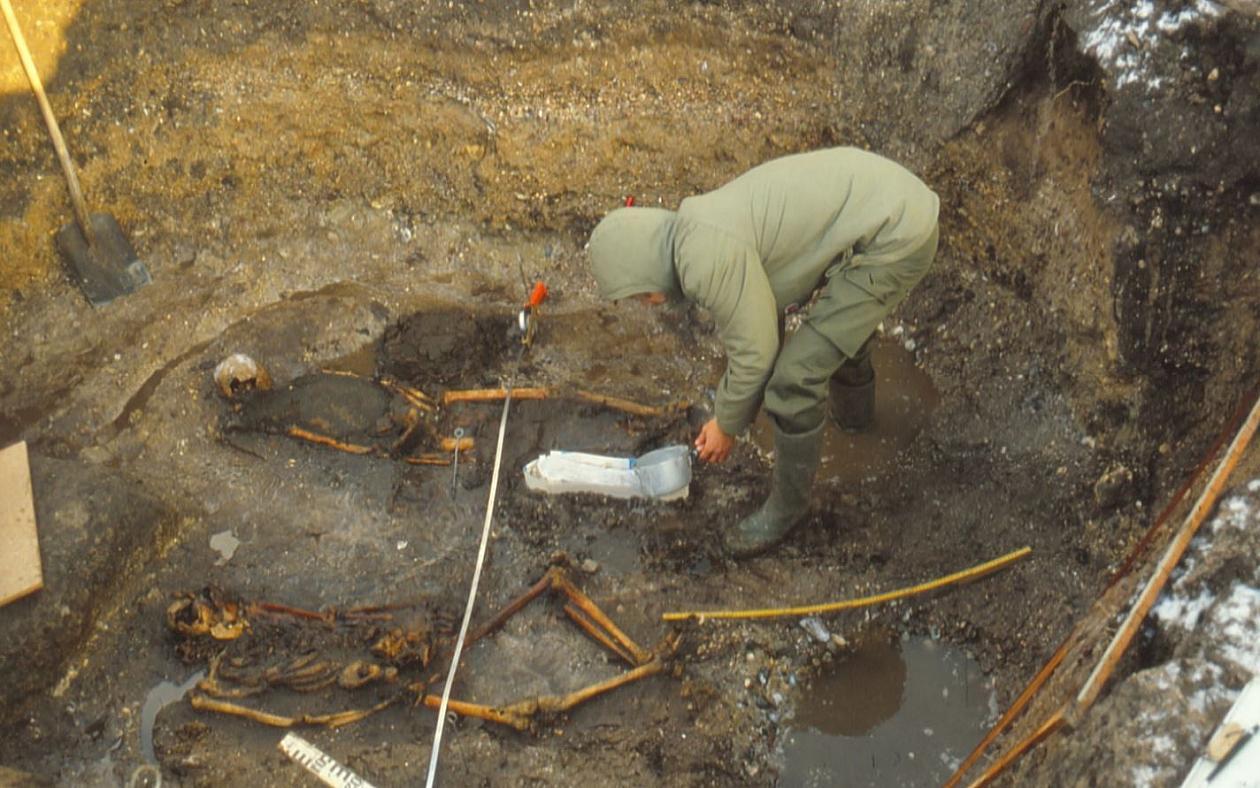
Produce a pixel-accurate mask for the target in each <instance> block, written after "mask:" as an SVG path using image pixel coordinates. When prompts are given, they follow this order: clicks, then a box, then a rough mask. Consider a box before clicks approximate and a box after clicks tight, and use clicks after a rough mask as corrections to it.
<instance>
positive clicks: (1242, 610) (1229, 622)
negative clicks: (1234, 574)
mask: <svg viewBox="0 0 1260 788" xmlns="http://www.w3.org/2000/svg"><path fill="white" fill-rule="evenodd" d="M1210 620H1211V622H1212V623H1213V624H1215V625H1216V626H1218V627H1220V629H1221V633H1222V636H1223V637H1222V640H1223V642H1222V644H1221V652H1222V654H1223V655H1224V657H1225V658H1226V659H1228V660H1229V661H1230V662H1233V663H1234V664H1235V665H1237V666H1238V667H1239V668H1241V669H1242V670H1245V671H1247V672H1248V673H1250V674H1251V675H1252V676H1255V675H1257V674H1260V589H1255V588H1252V587H1251V586H1247V585H1243V584H1242V583H1236V584H1235V585H1234V588H1233V591H1232V593H1231V594H1230V595H1229V597H1228V598H1227V599H1225V600H1224V601H1222V602H1221V603H1220V604H1219V605H1216V606H1214V607H1213V608H1212V611H1211V614H1210Z"/></svg>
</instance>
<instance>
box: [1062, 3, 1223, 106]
mask: <svg viewBox="0 0 1260 788" xmlns="http://www.w3.org/2000/svg"><path fill="white" fill-rule="evenodd" d="M1221 13H1222V8H1221V6H1220V5H1219V4H1217V3H1214V2H1211V0H1195V1H1194V2H1193V3H1191V4H1189V5H1187V6H1185V7H1184V8H1182V9H1180V10H1178V11H1177V12H1176V13H1173V12H1168V11H1166V12H1164V13H1162V14H1159V15H1158V16H1157V15H1156V13H1155V4H1154V3H1153V2H1152V0H1139V2H1137V3H1132V2H1126V0H1104V1H1103V2H1101V3H1099V4H1098V5H1097V6H1096V7H1095V9H1094V14H1093V20H1092V21H1093V24H1092V26H1091V27H1089V28H1087V29H1086V30H1085V31H1083V32H1082V34H1081V48H1082V49H1083V50H1084V51H1085V52H1087V53H1088V54H1091V55H1093V56H1094V57H1095V58H1097V59H1098V62H1099V64H1100V65H1102V66H1103V67H1104V68H1106V69H1107V70H1108V71H1110V72H1111V74H1112V76H1113V77H1114V79H1115V82H1116V87H1117V88H1122V87H1124V86H1125V85H1129V84H1134V83H1140V84H1142V85H1144V86H1145V87H1146V89H1147V90H1148V91H1155V90H1158V89H1159V88H1160V87H1162V86H1163V85H1164V78H1163V77H1160V76H1157V75H1155V74H1153V73H1152V70H1153V69H1152V61H1153V58H1152V56H1151V50H1152V49H1153V48H1154V47H1156V46H1157V45H1159V44H1160V43H1162V41H1163V39H1165V38H1167V37H1168V36H1170V35H1172V34H1173V33H1176V32H1177V31H1179V30H1181V29H1182V28H1183V27H1185V26H1186V25H1189V24H1192V23H1194V22H1197V21H1200V20H1203V19H1210V18H1214V17H1217V16H1220V15H1221Z"/></svg>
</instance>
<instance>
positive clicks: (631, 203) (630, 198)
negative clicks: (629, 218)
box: [626, 194, 634, 208]
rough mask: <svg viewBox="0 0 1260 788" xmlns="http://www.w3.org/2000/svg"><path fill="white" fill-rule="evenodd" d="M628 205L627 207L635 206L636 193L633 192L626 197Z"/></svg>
mask: <svg viewBox="0 0 1260 788" xmlns="http://www.w3.org/2000/svg"><path fill="white" fill-rule="evenodd" d="M626 207H627V208H633V207H634V195H633V194H631V195H629V196H627V197H626Z"/></svg>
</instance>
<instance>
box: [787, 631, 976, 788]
mask: <svg viewBox="0 0 1260 788" xmlns="http://www.w3.org/2000/svg"><path fill="white" fill-rule="evenodd" d="M996 714H997V697H996V695H995V694H994V692H993V684H992V682H991V681H990V680H989V679H988V678H987V677H986V676H985V675H984V673H983V672H981V670H980V668H979V666H978V665H976V663H975V662H974V661H972V660H971V659H970V658H969V657H967V656H966V654H964V653H963V652H962V651H960V650H958V649H955V648H953V647H951V646H949V645H946V644H944V643H941V642H938V641H934V640H931V639H929V638H908V639H905V640H897V639H892V640H889V639H886V638H883V637H880V638H874V639H872V640H871V641H868V642H866V643H863V644H861V645H860V646H859V647H858V649H857V650H856V651H855V652H853V653H852V654H850V655H848V656H846V657H843V658H841V659H839V660H837V661H836V662H835V663H833V664H832V665H831V666H829V667H828V668H827V669H826V671H825V672H824V673H821V674H820V675H818V676H817V677H815V678H814V679H813V680H812V681H811V682H810V683H809V684H808V685H806V686H804V687H803V688H802V691H801V693H800V696H799V697H798V698H797V699H796V712H795V714H794V716H793V718H792V719H791V720H790V722H789V726H790V728H789V731H788V734H787V736H786V737H785V738H784V741H783V755H784V761H785V767H784V770H783V773H782V775H781V776H780V783H779V784H780V785H783V786H824V785H844V786H868V785H869V786H918V785H940V784H942V783H943V782H944V781H945V780H946V779H948V778H949V776H950V775H951V774H952V773H953V770H954V769H955V768H957V766H958V764H959V763H961V762H962V759H963V758H965V757H966V755H967V753H968V752H970V751H971V749H972V748H973V747H974V746H975V745H976V743H977V742H978V741H980V738H981V737H982V736H983V735H984V733H985V730H986V729H987V725H988V723H989V721H990V720H991V719H992V718H993V717H994V716H995V715H996Z"/></svg>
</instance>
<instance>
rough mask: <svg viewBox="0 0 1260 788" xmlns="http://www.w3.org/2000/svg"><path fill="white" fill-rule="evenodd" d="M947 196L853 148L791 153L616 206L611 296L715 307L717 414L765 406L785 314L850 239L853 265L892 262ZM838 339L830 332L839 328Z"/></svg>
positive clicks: (737, 426)
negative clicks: (728, 177) (722, 178)
mask: <svg viewBox="0 0 1260 788" xmlns="http://www.w3.org/2000/svg"><path fill="white" fill-rule="evenodd" d="M938 208H939V200H938V199H937V196H936V195H935V194H934V193H933V192H932V191H931V190H930V189H928V188H927V186H925V185H924V184H923V182H922V181H920V180H919V179H918V178H916V177H915V176H914V175H913V174H911V173H910V172H909V171H907V170H906V169H905V168H903V167H901V166H900V165H899V164H896V163H895V162H892V161H889V160H888V159H885V158H882V157H880V156H877V155H875V154H873V153H868V152H866V151H862V150H858V149H856V148H832V149H828V150H820V151H813V152H810V153H801V154H796V155H792V156H785V157H783V158H780V159H775V160H773V161H769V162H766V163H765V164H762V165H759V166H757V167H754V168H753V169H751V170H749V171H748V172H746V173H744V174H743V175H741V176H739V177H738V178H736V179H734V180H733V181H731V182H730V183H728V184H726V185H725V186H722V187H721V188H719V189H716V190H714V191H711V192H708V193H706V194H701V195H697V196H695V197H689V198H687V199H685V200H683V201H682V204H681V205H680V206H679V208H678V211H677V212H674V211H668V210H663V209H660V208H620V209H618V210H615V211H613V212H612V213H610V214H608V216H606V217H605V218H604V219H603V221H601V222H600V223H599V225H598V226H596V228H595V231H594V232H593V233H592V234H591V241H590V255H591V266H592V270H593V273H594V275H595V279H596V282H597V283H598V285H599V289H600V293H601V295H603V297H605V298H608V299H613V300H616V299H619V298H625V297H628V296H632V295H637V294H640V293H649V292H663V293H667V294H669V295H670V296H671V297H677V296H678V295H683V296H685V297H686V298H688V299H690V300H692V301H694V302H695V303H697V304H699V305H700V306H702V307H703V308H705V309H706V310H708V311H709V313H710V314H711V315H712V316H713V319H714V322H715V323H716V325H717V329H718V333H719V335H720V336H721V338H722V343H723V345H724V346H725V348H726V356H727V367H726V373H725V374H724V375H723V376H722V380H721V382H720V383H719V384H718V389H717V403H716V408H715V409H716V414H715V416H716V418H717V421H718V426H720V427H721V428H722V430H723V431H724V432H726V433H727V434H729V435H736V434H738V433H740V432H742V431H743V430H744V429H745V428H746V427H747V426H748V425H749V424H750V423H751V422H752V420H753V418H754V417H755V416H756V414H757V409H758V407H759V406H760V404H761V398H762V392H763V390H764V388H765V385H766V381H767V380H768V379H769V377H770V373H771V372H772V371H773V369H774V362H775V358H776V356H777V355H778V352H779V342H780V318H781V316H782V315H783V314H784V312H785V311H789V310H794V309H795V308H796V307H797V306H800V305H803V304H805V303H806V302H807V301H808V300H809V298H810V295H811V294H812V293H813V291H814V290H815V289H816V288H818V287H819V285H820V284H821V283H822V282H823V278H824V276H826V275H827V274H828V271H829V269H831V268H832V267H833V266H837V265H839V264H841V263H842V261H844V259H845V256H846V254H847V253H849V252H850V251H851V252H852V253H853V257H852V259H851V260H849V261H847V262H845V263H844V264H845V265H846V266H849V267H853V266H859V265H861V266H879V265H888V264H891V263H895V262H897V261H899V260H900V259H902V258H904V257H905V256H906V255H908V254H909V253H910V252H913V251H914V250H916V249H917V248H918V247H919V246H921V245H922V244H923V243H924V241H926V240H927V239H928V237H929V236H930V235H931V234H932V232H933V230H934V229H935V228H936V219H937V211H938ZM833 341H834V338H833Z"/></svg>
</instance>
